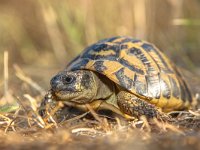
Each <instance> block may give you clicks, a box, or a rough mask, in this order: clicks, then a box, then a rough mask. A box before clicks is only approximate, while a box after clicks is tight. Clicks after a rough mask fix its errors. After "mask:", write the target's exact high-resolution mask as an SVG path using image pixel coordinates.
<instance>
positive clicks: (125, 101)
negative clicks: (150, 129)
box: [117, 91, 159, 118]
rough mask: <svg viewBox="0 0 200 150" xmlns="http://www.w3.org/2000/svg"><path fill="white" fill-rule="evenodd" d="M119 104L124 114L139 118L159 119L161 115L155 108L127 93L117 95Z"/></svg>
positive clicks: (122, 92)
mask: <svg viewBox="0 0 200 150" xmlns="http://www.w3.org/2000/svg"><path fill="white" fill-rule="evenodd" d="M117 104H118V106H119V108H120V110H121V111H122V112H123V113H125V114H128V115H130V116H134V117H137V118H139V117H140V116H143V115H144V116H146V117H147V118H154V117H156V118H157V116H158V113H159V112H158V110H157V109H156V107H155V106H153V105H152V104H149V103H148V102H146V101H144V100H143V99H141V98H139V97H137V96H135V95H133V94H131V93H129V92H126V91H121V92H119V93H118V94H117Z"/></svg>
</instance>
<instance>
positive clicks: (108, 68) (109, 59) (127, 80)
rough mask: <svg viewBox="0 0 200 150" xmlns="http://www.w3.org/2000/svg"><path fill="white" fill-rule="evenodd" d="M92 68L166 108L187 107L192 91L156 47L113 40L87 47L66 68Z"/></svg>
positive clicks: (127, 40)
mask: <svg viewBox="0 0 200 150" xmlns="http://www.w3.org/2000/svg"><path fill="white" fill-rule="evenodd" d="M80 69H88V70H92V71H96V72H98V73H101V74H103V75H105V76H106V77H108V78H109V79H110V80H112V81H113V82H115V83H116V84H118V85H120V86H121V87H123V88H125V89H126V90H128V91H129V92H131V93H133V94H135V95H137V96H139V97H141V98H143V99H145V100H146V101H148V102H150V103H153V104H156V105H157V106H159V107H162V108H166V109H170V108H171V109H172V108H173V109H174V108H181V107H187V106H189V104H190V103H191V102H192V96H191V93H190V91H189V88H188V86H187V84H186V83H185V81H184V80H183V78H182V77H181V75H180V73H179V72H178V70H177V69H176V68H175V67H174V65H173V64H172V63H171V62H170V60H169V59H168V58H167V57H166V56H165V55H164V54H163V53H162V52H161V51H160V50H159V49H158V48H156V47H155V46H154V45H153V44H151V43H148V42H146V41H142V40H138V39H133V38H131V37H123V36H119V37H113V38H108V39H104V40H101V41H99V42H97V43H95V44H93V45H91V46H89V47H87V48H86V49H85V50H84V51H83V53H82V54H80V55H79V56H78V57H77V58H75V59H74V60H73V61H72V62H71V63H70V64H69V65H68V66H67V68H66V70H68V71H70V70H71V71H72V70H80Z"/></svg>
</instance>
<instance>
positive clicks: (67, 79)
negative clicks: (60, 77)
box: [64, 76, 75, 84]
mask: <svg viewBox="0 0 200 150" xmlns="http://www.w3.org/2000/svg"><path fill="white" fill-rule="evenodd" d="M74 80H75V77H74V76H66V77H65V78H64V82H65V83H66V84H70V83H72V82H73V81H74Z"/></svg>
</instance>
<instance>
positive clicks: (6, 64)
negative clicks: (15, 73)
mask: <svg viewBox="0 0 200 150" xmlns="http://www.w3.org/2000/svg"><path fill="white" fill-rule="evenodd" d="M4 97H5V98H6V100H7V101H8V98H7V97H8V51H4Z"/></svg>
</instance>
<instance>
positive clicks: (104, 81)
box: [93, 73, 116, 100]
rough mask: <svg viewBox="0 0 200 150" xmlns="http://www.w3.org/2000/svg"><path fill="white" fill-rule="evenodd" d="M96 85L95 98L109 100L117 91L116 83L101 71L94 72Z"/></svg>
mask: <svg viewBox="0 0 200 150" xmlns="http://www.w3.org/2000/svg"><path fill="white" fill-rule="evenodd" d="M93 74H94V80H95V84H96V85H95V86H96V96H95V98H94V99H96V100H97V99H101V100H107V99H109V98H110V97H111V96H112V95H113V94H114V93H115V90H116V88H115V84H114V83H113V82H112V81H111V80H110V79H108V78H107V77H106V76H104V75H101V74H99V73H93Z"/></svg>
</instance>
